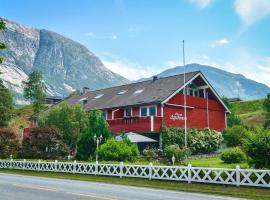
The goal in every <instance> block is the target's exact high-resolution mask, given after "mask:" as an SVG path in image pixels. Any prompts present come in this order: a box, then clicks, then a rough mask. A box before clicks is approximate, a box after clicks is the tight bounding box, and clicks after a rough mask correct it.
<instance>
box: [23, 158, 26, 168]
mask: <svg viewBox="0 0 270 200" xmlns="http://www.w3.org/2000/svg"><path fill="white" fill-rule="evenodd" d="M25 163H26V160H25V159H23V170H25Z"/></svg>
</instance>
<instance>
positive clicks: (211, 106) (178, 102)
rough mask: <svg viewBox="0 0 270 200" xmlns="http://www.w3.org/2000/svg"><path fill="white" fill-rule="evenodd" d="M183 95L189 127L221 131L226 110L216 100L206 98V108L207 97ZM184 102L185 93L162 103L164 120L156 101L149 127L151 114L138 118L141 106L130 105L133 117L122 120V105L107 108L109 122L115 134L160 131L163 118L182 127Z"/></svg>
mask: <svg viewBox="0 0 270 200" xmlns="http://www.w3.org/2000/svg"><path fill="white" fill-rule="evenodd" d="M186 98H187V106H188V108H187V127H188V128H210V129H214V130H217V131H222V130H224V128H225V122H226V120H225V109H224V107H223V106H222V104H221V103H220V102H219V101H218V100H217V99H208V111H207V99H204V98H200V97H193V96H187V97H186ZM183 105H184V96H183V95H182V94H176V95H175V96H174V97H172V98H171V99H170V100H169V101H168V103H165V104H164V110H163V115H164V119H163V120H162V108H161V104H158V105H157V116H156V117H154V124H153V127H152V128H153V129H152V130H151V119H150V117H141V118H140V117H138V116H140V107H138V106H135V107H133V108H132V115H133V117H131V118H127V119H123V116H124V109H123V108H120V109H114V110H113V111H112V112H110V111H108V123H109V126H110V129H111V131H112V132H113V133H114V134H118V133H121V132H123V131H125V132H129V131H133V132H138V133H150V132H159V131H160V128H161V125H162V121H163V123H164V125H165V126H167V127H184V108H183ZM181 106H182V107H181ZM112 113H114V119H112V118H111V116H112ZM134 117H135V118H134ZM136 117H137V118H136ZM208 119H209V120H208ZM208 121H209V124H208Z"/></svg>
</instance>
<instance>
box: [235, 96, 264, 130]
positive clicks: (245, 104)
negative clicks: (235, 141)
mask: <svg viewBox="0 0 270 200" xmlns="http://www.w3.org/2000/svg"><path fill="white" fill-rule="evenodd" d="M263 101H264V99H259V100H253V101H240V102H234V103H232V111H233V112H235V113H237V114H238V115H239V117H240V118H241V119H242V120H243V122H244V124H245V125H247V126H250V127H251V126H263V124H264V122H265V117H264V109H263Z"/></svg>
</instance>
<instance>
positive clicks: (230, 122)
mask: <svg viewBox="0 0 270 200" xmlns="http://www.w3.org/2000/svg"><path fill="white" fill-rule="evenodd" d="M222 100H223V102H224V104H225V105H226V106H227V107H228V108H229V110H230V111H231V113H230V114H228V115H227V126H228V127H232V126H235V125H242V124H243V123H242V121H241V119H240V118H239V116H238V115H237V114H236V113H235V112H234V111H233V108H232V105H231V103H230V101H229V99H228V98H227V97H223V99H222Z"/></svg>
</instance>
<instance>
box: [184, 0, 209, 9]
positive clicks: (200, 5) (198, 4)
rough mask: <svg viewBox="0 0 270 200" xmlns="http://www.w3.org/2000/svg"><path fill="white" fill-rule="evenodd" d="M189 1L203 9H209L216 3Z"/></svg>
mask: <svg viewBox="0 0 270 200" xmlns="http://www.w3.org/2000/svg"><path fill="white" fill-rule="evenodd" d="M189 1H190V2H191V3H193V4H195V5H196V6H197V7H199V8H201V9H204V8H206V7H208V6H209V5H211V4H212V3H213V2H214V0H189Z"/></svg>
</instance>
